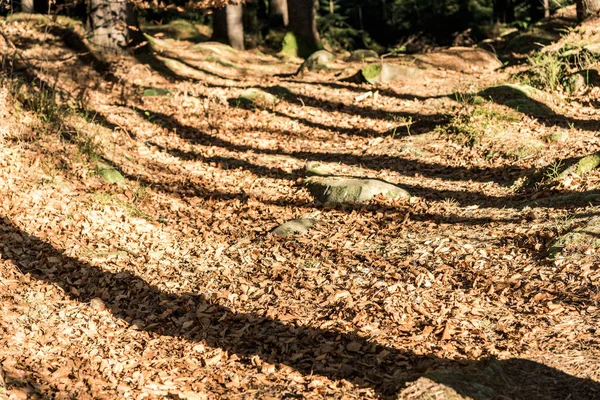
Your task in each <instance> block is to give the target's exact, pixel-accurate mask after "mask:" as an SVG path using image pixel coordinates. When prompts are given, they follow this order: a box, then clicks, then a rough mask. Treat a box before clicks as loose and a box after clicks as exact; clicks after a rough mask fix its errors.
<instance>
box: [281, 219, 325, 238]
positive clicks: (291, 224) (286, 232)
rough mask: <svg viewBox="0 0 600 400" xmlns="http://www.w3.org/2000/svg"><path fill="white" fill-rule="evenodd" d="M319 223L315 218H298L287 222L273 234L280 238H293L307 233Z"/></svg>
mask: <svg viewBox="0 0 600 400" xmlns="http://www.w3.org/2000/svg"><path fill="white" fill-rule="evenodd" d="M316 222H317V220H316V219H314V218H298V219H292V220H290V221H287V222H285V223H283V224H281V225H279V226H278V227H277V228H275V229H273V230H272V231H271V232H272V233H273V234H275V235H278V236H291V235H295V234H297V233H306V232H308V230H309V229H310V228H311V227H312V226H313V225H314V224H315V223H316Z"/></svg>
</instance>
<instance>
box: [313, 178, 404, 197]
mask: <svg viewBox="0 0 600 400" xmlns="http://www.w3.org/2000/svg"><path fill="white" fill-rule="evenodd" d="M304 184H305V186H306V187H307V188H308V190H309V192H310V193H311V195H312V196H313V197H314V198H315V199H316V200H317V201H318V202H320V203H323V204H330V203H360V202H364V201H368V200H371V199H373V198H374V197H375V196H378V195H382V196H385V197H388V198H393V199H396V198H408V197H410V193H408V192H407V191H406V190H404V189H402V188H400V187H398V186H396V185H393V184H391V183H388V182H385V181H383V180H379V179H360V178H349V177H344V176H313V177H309V178H306V180H305V181H304Z"/></svg>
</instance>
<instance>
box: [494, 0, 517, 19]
mask: <svg viewBox="0 0 600 400" xmlns="http://www.w3.org/2000/svg"><path fill="white" fill-rule="evenodd" d="M494 20H495V22H499V23H502V24H507V23H511V22H514V21H515V5H514V3H513V0H494Z"/></svg>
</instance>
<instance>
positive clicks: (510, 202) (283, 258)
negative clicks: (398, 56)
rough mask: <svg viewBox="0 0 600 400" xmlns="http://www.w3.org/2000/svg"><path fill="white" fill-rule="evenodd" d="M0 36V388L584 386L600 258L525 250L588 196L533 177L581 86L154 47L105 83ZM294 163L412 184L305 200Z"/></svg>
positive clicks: (48, 42)
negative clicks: (523, 90) (369, 79)
mask: <svg viewBox="0 0 600 400" xmlns="http://www.w3.org/2000/svg"><path fill="white" fill-rule="evenodd" d="M52 24H55V23H52ZM1 29H2V32H3V33H4V35H6V36H5V37H4V38H0V43H1V44H0V45H1V46H2V52H3V54H17V53H18V54H19V55H18V56H16V55H15V56H14V57H13V58H12V59H11V60H9V58H8V57H5V59H4V67H5V69H4V71H5V74H4V77H3V78H2V79H3V80H2V87H1V88H0V97H1V99H0V121H1V122H0V298H1V302H0V398H14V399H21V398H28V397H29V398H50V397H56V398H77V399H85V398H98V399H100V398H107V399H108V398H110V399H115V398H118V399H120V398H136V399H138V398H184V399H204V398H217V397H219V398H221V397H222V398H263V399H268V398H343V399H352V398H357V399H358V398H361V399H362V398H382V397H383V398H403V399H404V398H406V399H458V398H474V399H487V398H498V399H504V398H520V399H535V398H537V399H566V398H572V399H597V398H600V310H599V309H598V306H599V301H600V292H599V285H600V268H599V265H600V258H599V257H598V255H597V254H596V250H595V249H594V248H593V246H592V247H589V248H586V249H583V251H580V252H576V251H573V252H571V253H569V252H563V253H561V254H560V255H558V256H556V257H550V255H549V253H548V251H547V246H548V244H549V243H551V242H552V240H553V239H554V238H556V237H557V236H558V235H561V234H563V233H564V232H567V231H569V230H572V229H576V228H577V227H580V226H582V224H584V223H586V221H588V220H589V219H590V218H591V217H593V216H595V215H598V214H599V211H600V208H599V207H598V197H597V196H594V195H595V194H597V193H600V192H598V189H599V188H600V172H599V171H597V170H594V171H592V172H590V173H589V174H587V175H586V176H585V177H583V176H577V175H575V176H571V177H569V179H567V180H564V181H561V182H560V183H555V181H554V180H553V178H555V177H556V176H557V174H558V173H557V171H558V170H559V169H560V168H561V167H562V166H563V165H566V164H568V163H569V162H572V161H573V160H576V159H577V158H579V157H582V156H585V155H587V154H591V153H594V152H596V151H598V150H600V142H599V138H598V127H599V126H600V122H599V121H598V119H599V118H600V112H599V111H598V109H597V108H596V107H597V101H598V94H599V93H600V90H599V88H598V87H592V88H588V89H586V90H585V91H583V92H581V93H579V94H578V95H577V96H574V95H568V94H566V93H564V92H562V91H560V90H555V91H553V92H547V93H545V92H539V93H538V97H537V100H535V102H534V103H522V102H521V103H519V104H520V106H519V107H510V106H507V105H504V104H502V102H500V101H494V100H493V99H492V97H488V96H486V95H484V94H485V93H490V91H489V90H490V89H489V88H490V87H492V88H494V87H496V88H497V87H498V86H499V85H503V84H505V83H506V82H513V83H517V82H521V81H518V79H517V78H515V77H516V76H518V73H520V72H524V71H526V70H527V69H528V68H529V67H528V66H527V64H523V63H521V64H519V63H517V64H514V65H509V66H507V67H505V68H502V69H497V70H491V69H486V68H485V65H483V66H478V65H477V64H476V63H472V62H466V61H463V64H462V65H461V64H460V62H458V66H456V65H455V64H453V65H454V66H453V65H447V66H446V67H444V68H442V67H439V66H435V63H434V62H432V63H429V64H428V65H429V66H421V67H420V68H419V71H421V74H422V75H420V76H419V77H418V78H414V77H413V78H410V79H399V80H397V81H394V82H392V83H390V84H388V85H381V86H378V87H374V86H370V85H367V84H358V83H352V82H347V81H345V80H343V79H341V78H343V77H345V76H348V75H350V74H351V72H352V71H357V70H358V69H360V67H361V64H360V63H351V62H345V61H342V60H341V59H340V60H338V61H336V62H335V63H334V65H333V66H332V68H330V69H326V70H322V71H316V72H307V73H303V74H295V72H296V70H298V67H299V65H300V60H295V59H287V58H282V57H278V56H276V55H275V56H273V55H264V54H261V53H259V52H257V51H246V52H238V51H234V50H231V49H229V48H227V47H226V46H223V45H217V44H211V43H194V42H192V41H186V40H169V39H168V38H165V37H163V38H162V39H159V38H157V39H156V43H154V45H155V48H157V49H158V48H160V49H161V50H160V51H159V52H157V54H156V57H153V58H152V60H151V62H148V60H142V61H145V62H142V61H140V60H136V59H135V58H134V57H131V56H123V57H120V58H119V59H117V60H113V61H114V62H115V63H114V64H113V65H112V67H111V68H112V70H111V73H109V74H107V73H100V72H97V71H96V70H95V69H94V68H92V67H91V66H90V64H89V63H88V62H86V61H88V60H87V58H86V57H85V56H80V57H77V55H76V53H75V52H74V51H73V50H71V49H70V48H69V47H67V46H66V45H65V44H64V41H63V37H62V36H61V35H60V34H57V29H50V28H49V24H48V23H44V22H43V21H42V22H40V21H29V22H28V21H23V20H18V19H15V20H12V21H9V22H2V26H1ZM563 33H564V32H563ZM157 36H158V35H157ZM582 38H586V40H589V41H591V40H596V41H597V40H600V24H597V23H594V22H591V23H588V24H586V25H584V26H583V27H581V28H578V29H575V30H573V29H572V30H569V31H568V34H566V35H565V37H564V38H563V39H561V41H562V42H560V43H563V44H564V43H565V41H567V40H576V39H577V40H583V39H582ZM7 39H8V40H9V41H7ZM12 44H14V46H16V49H15V48H12V47H11V45H12ZM548 44H549V45H550V46H556V44H551V43H548ZM15 51H17V53H15ZM505 55H506V54H505ZM510 56H511V57H513V58H515V57H514V56H519V55H518V54H515V53H514V51H513V52H512V53H511V54H510ZM424 57H425V58H426V57H427V56H426V55H425V56H424ZM516 59H519V57H516ZM521 60H523V57H521ZM9 61H10V62H9ZM402 62H403V63H410V62H414V60H412V61H410V60H409V61H407V60H404V61H402ZM425 64H427V63H425ZM10 68H12V70H10ZM7 72H10V74H7ZM32 75H33V76H32ZM19 76H21V78H19ZM521 76H524V75H521ZM27 79H29V80H30V81H31V82H34V84H33V85H32V84H27V83H23V82H26V81H27ZM42 81H43V82H45V83H46V85H47V86H46V89H40V82H42ZM36 83H37V84H36ZM48 88H50V89H48ZM247 88H258V89H260V90H263V91H265V92H269V93H275V94H276V101H273V102H266V103H265V104H262V105H260V106H256V107H247V106H244V104H243V103H242V102H240V101H239V96H240V95H241V94H243V92H244V90H246V89H247ZM282 88H283V89H282ZM485 89H488V91H487V92H483V93H482V91H483V90H485ZM478 94H479V95H478ZM507 104H513V105H514V103H507ZM532 105H533V106H535V107H532ZM540 110H541V111H540ZM556 137H558V138H560V140H554V139H551V138H556ZM309 162H318V163H320V164H322V165H325V166H326V167H327V168H329V169H330V170H332V171H334V172H335V173H336V174H340V175H351V176H360V177H370V178H379V179H383V180H385V181H388V182H392V183H394V184H397V185H399V186H400V187H402V188H405V189H406V190H408V191H409V192H410V193H411V194H412V195H413V196H412V197H411V198H410V199H396V200H392V199H387V198H385V197H378V198H375V199H373V200H371V201H368V202H366V203H361V204H350V205H325V206H324V205H321V204H319V203H318V202H316V201H315V200H314V199H313V198H312V197H311V195H310V193H309V192H308V190H307V189H306V188H305V187H304V184H303V181H304V178H305V176H306V165H307V163H309ZM107 169H108V170H111V169H114V170H116V171H118V172H119V173H120V174H121V175H122V176H123V177H124V178H125V180H124V182H122V183H115V184H110V183H107V181H106V180H105V179H104V178H103V177H102V172H103V171H101V170H107ZM307 214H311V215H313V216H315V215H316V219H317V221H318V222H317V224H316V225H315V226H314V227H313V228H312V229H311V230H310V231H309V232H308V233H306V234H302V235H294V236H288V237H280V236H276V235H274V234H272V233H271V230H272V229H273V228H275V227H277V226H278V225H280V224H282V223H283V222H285V221H288V220H290V219H294V218H299V217H301V216H303V215H307Z"/></svg>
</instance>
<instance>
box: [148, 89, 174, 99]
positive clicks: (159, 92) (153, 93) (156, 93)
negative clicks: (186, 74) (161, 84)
mask: <svg viewBox="0 0 600 400" xmlns="http://www.w3.org/2000/svg"><path fill="white" fill-rule="evenodd" d="M171 94H173V92H172V91H171V90H169V89H163V88H147V89H144V93H143V95H144V96H148V97H153V96H169V95H171Z"/></svg>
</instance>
